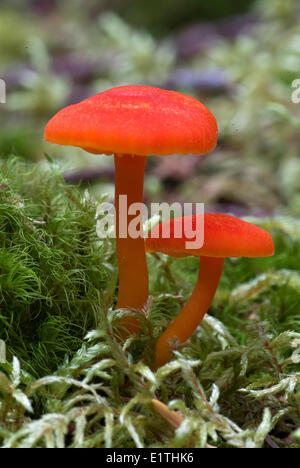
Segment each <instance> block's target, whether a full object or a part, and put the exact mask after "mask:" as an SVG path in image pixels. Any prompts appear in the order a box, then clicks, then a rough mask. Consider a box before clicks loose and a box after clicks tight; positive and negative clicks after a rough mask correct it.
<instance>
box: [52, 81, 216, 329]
mask: <svg viewBox="0 0 300 468" xmlns="http://www.w3.org/2000/svg"><path fill="white" fill-rule="evenodd" d="M217 135H218V129H217V123H216V120H215V118H214V116H213V115H212V114H211V112H210V111H209V110H208V109H207V108H206V107H205V106H204V105H203V104H201V103H200V102H199V101H197V100H196V99H193V98H191V97H189V96H186V95H184V94H181V93H178V92H175V91H166V90H163V89H158V88H153V87H150V86H121V87H117V88H113V89H110V90H108V91H105V92H102V93H99V94H97V95H95V96H93V97H90V98H88V99H86V100H84V101H82V102H80V103H78V104H75V105H72V106H68V107H66V108H64V109H62V110H61V111H60V112H58V113H57V114H56V115H55V116H54V117H53V118H52V119H51V120H50V121H49V122H48V124H47V126H46V129H45V140H46V141H48V142H50V143H57V144H60V145H72V146H77V147H80V148H83V149H84V150H86V151H88V152H90V153H96V154H101V153H102V154H107V155H110V154H114V155H115V170H116V181H115V205H116V248H117V257H118V264H119V293H118V303H117V308H131V309H142V308H143V307H144V306H145V304H146V302H147V299H148V272H147V265H146V256H145V243H144V237H143V236H142V235H140V236H138V237H137V238H132V237H130V235H129V233H128V229H127V236H126V235H125V237H121V236H120V235H119V226H120V223H122V225H124V224H125V225H126V226H129V225H130V221H131V220H132V219H134V218H135V216H130V215H128V213H127V212H126V213H124V212H121V213H120V212H119V197H120V195H127V205H128V206H130V205H132V204H134V203H142V201H143V179H144V170H145V164H146V157H147V155H150V154H155V155H170V154H173V153H178V154H182V155H183V154H204V153H208V152H209V151H212V150H213V149H214V147H215V145H216V142H217ZM125 234H126V233H125ZM130 324H131V325H130ZM127 325H130V326H127V328H130V327H131V328H132V329H133V330H134V331H136V330H137V329H138V324H137V321H135V320H134V319H129V320H128V322H127Z"/></svg>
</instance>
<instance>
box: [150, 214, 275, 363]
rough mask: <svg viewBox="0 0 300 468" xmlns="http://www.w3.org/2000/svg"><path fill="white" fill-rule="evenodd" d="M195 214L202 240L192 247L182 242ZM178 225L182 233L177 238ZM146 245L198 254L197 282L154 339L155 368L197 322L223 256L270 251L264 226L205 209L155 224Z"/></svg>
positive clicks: (156, 249) (218, 274) (177, 254)
mask: <svg viewBox="0 0 300 468" xmlns="http://www.w3.org/2000/svg"><path fill="white" fill-rule="evenodd" d="M196 216H204V244H203V246H202V247H201V248H199V249H193V250H192V249H187V248H186V243H187V242H190V241H191V239H192V236H193V235H194V238H195V229H196V227H197V226H200V225H201V223H199V220H197V219H196ZM188 218H189V219H188ZM197 222H198V224H197ZM165 224H168V228H169V229H170V231H169V232H170V236H169V238H165V237H163V235H162V234H163V233H164V232H168V231H166V230H165V228H166V226H164V225H165ZM179 226H180V229H181V230H182V233H183V235H182V236H181V237H180V238H177V237H176V235H177V233H178V232H180V230H179V229H178V227H179ZM146 249H147V251H148V252H162V253H165V254H167V255H171V256H173V257H187V256H191V255H192V256H195V257H201V260H200V268H199V274H198V279H197V283H196V286H195V289H194V291H193V293H192V295H191V297H190V299H189V300H188V302H187V304H186V305H185V306H184V307H183V309H182V310H181V311H180V312H179V314H178V315H177V317H176V318H175V319H174V320H173V322H172V323H171V324H170V325H169V326H168V328H167V329H166V330H165V332H164V333H163V334H162V335H161V336H160V338H159V339H158V342H157V345H156V363H155V367H156V368H158V367H160V366H162V365H163V364H165V363H166V362H168V361H169V360H170V357H171V354H172V349H174V348H176V347H177V346H179V345H181V344H182V343H184V342H185V341H186V340H187V339H188V338H189V337H190V336H191V335H192V333H193V332H194V330H195V329H196V328H197V327H198V325H199V324H200V323H201V321H202V319H203V317H204V315H205V314H206V312H207V310H208V308H209V307H210V304H211V302H212V300H213V298H214V295H215V292H216V289H217V287H218V284H219V280H220V277H221V274H222V269H223V264H224V258H225V257H268V256H271V255H273V253H274V244H273V240H272V238H271V236H270V234H269V233H268V232H267V231H265V230H264V229H261V228H259V227H257V226H255V225H253V224H251V223H247V222H246V221H242V220H240V219H238V218H235V217H234V216H230V215H224V214H213V213H208V214H205V215H192V216H191V217H184V218H176V219H173V220H171V221H166V222H165V223H161V224H159V225H157V226H155V227H154V229H152V231H151V232H150V233H149V237H148V238H147V239H146Z"/></svg>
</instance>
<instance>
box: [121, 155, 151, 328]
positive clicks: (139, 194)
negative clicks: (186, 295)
mask: <svg viewBox="0 0 300 468" xmlns="http://www.w3.org/2000/svg"><path fill="white" fill-rule="evenodd" d="M145 165H146V157H145V156H134V155H115V171H116V176H115V177H116V180H115V204H116V249H117V257H118V265H119V293H118V302H117V308H119V309H120V308H129V309H142V308H143V307H144V306H145V304H146V303H147V300H148V270H147V263H146V254H145V240H144V237H143V225H142V214H141V225H140V226H137V231H140V234H139V235H138V237H136V238H133V237H132V236H131V235H130V233H129V228H130V223H131V222H132V221H133V219H135V218H136V217H137V216H138V215H139V213H138V214H134V215H128V208H130V206H131V205H132V204H133V203H143V188H144V172H145ZM121 195H125V196H127V206H126V207H125V206H120V196H121ZM124 201H125V199H124ZM121 203H122V202H121ZM122 325H123V326H124V327H125V328H127V330H128V331H130V332H136V331H138V330H139V323H138V320H136V319H134V318H128V319H123V320H122Z"/></svg>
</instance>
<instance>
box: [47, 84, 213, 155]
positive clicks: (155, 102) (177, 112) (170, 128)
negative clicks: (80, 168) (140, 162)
mask: <svg viewBox="0 0 300 468" xmlns="http://www.w3.org/2000/svg"><path fill="white" fill-rule="evenodd" d="M217 136H218V128H217V123H216V119H215V118H214V116H213V115H212V113H211V112H210V111H209V110H208V109H207V108H206V107H205V106H204V105H203V104H201V102H199V101H197V100H196V99H194V98H192V97H190V96H186V95H184V94H182V93H178V92H175V91H166V90H163V89H159V88H153V87H150V86H133V85H131V86H121V87H117V88H113V89H110V90H108V91H104V92H103V93H99V94H96V95H95V96H93V97H90V98H88V99H86V100H84V101H82V102H80V103H78V104H74V105H71V106H68V107H66V108H64V109H62V110H61V111H59V112H58V113H57V114H56V115H55V116H54V117H53V118H52V119H51V120H50V121H49V122H48V124H47V126H46V129H45V140H46V141H49V142H50V143H58V144H60V145H72V146H78V147H81V148H84V149H85V150H87V151H90V152H91V153H105V154H112V153H115V154H136V155H143V156H147V155H150V154H157V155H169V154H173V153H178V154H189V153H190V154H204V153H208V152H210V151H212V150H213V149H214V147H215V146H216V142H217Z"/></svg>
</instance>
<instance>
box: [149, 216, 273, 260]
mask: <svg viewBox="0 0 300 468" xmlns="http://www.w3.org/2000/svg"><path fill="white" fill-rule="evenodd" d="M197 217H203V215H191V216H186V217H184V218H175V219H172V220H171V221H166V222H165V223H161V224H158V225H157V226H155V227H154V228H153V229H152V231H151V232H150V233H149V236H148V238H147V239H146V249H147V251H148V252H162V253H165V254H167V255H171V256H173V257H187V256H191V255H192V256H196V257H202V256H204V257H221V258H223V257H224V258H225V257H269V256H271V255H273V254H274V243H273V240H272V237H271V236H270V234H269V233H268V232H267V231H265V230H264V229H261V228H259V227H257V226H255V225H254V224H251V223H247V222H246V221H243V220H241V219H238V218H235V217H234V216H230V215H225V214H215V213H206V214H204V244H203V246H202V247H201V248H200V249H187V248H186V243H187V242H191V241H192V240H193V239H192V237H194V239H195V229H196V226H197V224H196V221H197V219H196V218H197ZM199 221H200V219H198V223H199ZM198 225H199V226H200V223H199V224H198ZM167 227H169V228H170V236H169V238H164V237H163V233H164V232H168V231H167V230H165V231H164V228H167ZM179 227H181V228H182V233H183V235H182V236H181V237H180V238H176V237H175V236H176V235H178V234H177V233H178V232H180V231H179V230H178V228H179Z"/></svg>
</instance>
